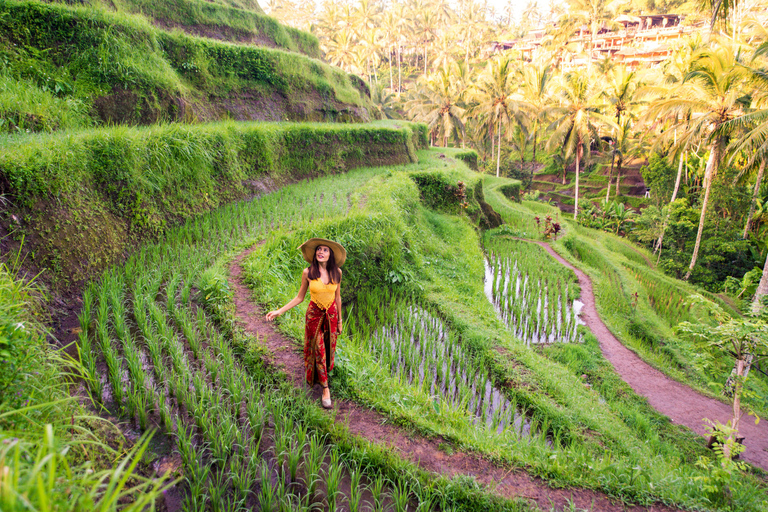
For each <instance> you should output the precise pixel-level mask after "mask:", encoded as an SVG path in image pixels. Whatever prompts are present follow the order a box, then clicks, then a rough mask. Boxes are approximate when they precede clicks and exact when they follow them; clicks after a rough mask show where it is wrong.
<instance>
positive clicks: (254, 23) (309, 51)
mask: <svg viewBox="0 0 768 512" xmlns="http://www.w3.org/2000/svg"><path fill="white" fill-rule="evenodd" d="M93 3H94V4H96V5H104V6H105V7H106V8H108V9H109V8H111V7H112V5H113V4H106V3H104V2H93ZM253 3H254V5H253V6H248V7H246V6H240V7H236V6H233V5H227V4H223V3H215V2H204V1H199V0H183V1H176V2H147V1H144V0H123V1H120V2H116V3H115V4H114V5H115V8H116V10H118V11H123V12H129V13H131V14H143V15H145V16H148V17H150V18H152V19H154V20H155V21H156V22H159V23H163V24H170V25H171V26H178V27H180V28H182V29H183V30H185V31H187V32H191V33H197V34H199V35H206V34H211V33H213V34H215V35H216V36H218V37H217V38H221V39H226V40H231V41H233V42H250V41H253V40H255V41H257V42H258V43H259V44H262V45H265V46H273V47H276V48H281V49H284V50H288V51H293V52H301V53H304V54H306V55H308V56H309V57H313V58H320V47H319V42H318V40H317V37H315V36H314V35H312V34H310V33H307V32H302V31H300V30H297V29H294V28H292V27H288V26H284V25H281V24H279V23H278V22H277V20H275V19H274V18H272V17H269V16H267V15H265V14H264V12H263V11H262V10H261V7H260V6H259V5H258V4H257V3H256V2H253Z"/></svg>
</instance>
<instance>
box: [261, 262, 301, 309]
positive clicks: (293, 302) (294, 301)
mask: <svg viewBox="0 0 768 512" xmlns="http://www.w3.org/2000/svg"><path fill="white" fill-rule="evenodd" d="M308 274H309V269H306V268H305V269H304V272H302V273H301V288H299V293H297V294H296V296H295V297H294V298H293V299H292V300H291V302H289V303H288V304H286V305H285V306H283V307H281V308H280V309H276V310H274V311H270V312H269V313H267V320H268V321H270V322H271V321H272V320H274V319H275V318H276V317H278V316H280V315H282V314H283V313H285V312H286V311H288V310H289V309H293V308H295V307H296V306H298V305H299V304H301V303H302V302H304V297H306V296H307V288H309V278H308V277H307V275H308Z"/></svg>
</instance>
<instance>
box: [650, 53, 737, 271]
mask: <svg viewBox="0 0 768 512" xmlns="http://www.w3.org/2000/svg"><path fill="white" fill-rule="evenodd" d="M738 59H739V54H738V53H737V52H736V51H735V49H734V48H733V46H731V45H727V44H726V45H721V46H718V47H716V48H715V49H711V50H710V49H706V50H702V51H700V52H698V53H697V54H696V56H695V58H694V61H693V69H692V71H690V72H689V73H687V74H686V76H685V78H684V80H683V82H682V84H681V85H680V86H679V87H677V88H676V89H675V91H674V93H673V94H672V95H671V97H670V98H668V99H666V100H662V101H658V102H655V103H654V104H652V105H651V107H650V108H649V109H648V110H647V112H646V116H645V117H646V119H649V120H655V119H656V118H657V117H658V116H665V117H667V118H669V119H670V120H671V121H672V122H673V123H674V127H675V128H676V129H677V130H679V133H680V137H679V139H678V142H677V145H678V146H690V145H694V146H695V144H696V143H697V142H699V141H701V142H702V143H704V144H705V145H706V146H707V147H708V149H709V159H708V161H707V167H706V171H705V175H704V197H703V198H702V201H701V216H700V218H699V228H698V233H697V235H696V243H695V245H694V247H693V255H692V256H691V263H690V266H689V268H688V272H686V274H685V277H684V279H685V280H688V279H689V278H690V277H691V272H692V271H693V268H694V267H695V266H696V260H697V258H698V254H699V247H700V246H701V235H702V233H703V232H704V221H705V219H706V213H707V206H708V204H709V195H710V191H711V187H712V182H713V180H714V178H715V177H716V176H717V171H718V168H719V166H720V162H721V160H722V158H723V155H724V153H725V150H726V147H727V145H728V142H729V139H730V135H731V133H732V131H733V125H732V124H730V125H729V124H726V123H728V122H729V121H731V120H733V119H735V118H738V117H741V116H743V115H744V114H745V112H746V110H745V109H747V108H748V107H749V101H750V99H749V98H748V97H746V96H745V93H746V92H747V90H746V85H747V80H748V78H749V74H748V72H747V68H745V67H743V66H741V65H740V63H739V61H738Z"/></svg>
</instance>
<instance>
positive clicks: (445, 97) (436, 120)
mask: <svg viewBox="0 0 768 512" xmlns="http://www.w3.org/2000/svg"><path fill="white" fill-rule="evenodd" d="M418 85H419V87H418V88H416V89H415V91H414V93H413V94H414V96H413V98H412V99H411V100H409V101H408V102H407V103H406V109H407V110H408V114H409V115H410V116H411V118H412V119H415V120H417V121H421V122H423V123H426V124H427V126H428V127H429V129H430V133H432V134H433V136H434V137H442V139H443V146H446V147H447V146H448V139H449V137H450V136H451V135H454V136H455V138H456V140H458V139H459V136H461V138H462V139H463V138H464V134H465V131H464V122H463V121H462V118H463V116H464V109H463V108H461V107H460V106H459V105H458V103H459V101H460V100H461V94H460V91H458V90H456V88H455V87H454V86H453V83H452V80H451V75H450V73H449V72H448V71H447V70H446V69H441V70H439V71H438V72H437V73H435V74H433V75H430V76H428V77H421V78H420V79H419V81H418Z"/></svg>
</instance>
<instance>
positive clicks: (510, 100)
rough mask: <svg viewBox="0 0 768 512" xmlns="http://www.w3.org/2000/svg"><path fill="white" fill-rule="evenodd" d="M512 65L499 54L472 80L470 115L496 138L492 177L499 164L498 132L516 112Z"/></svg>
mask: <svg viewBox="0 0 768 512" xmlns="http://www.w3.org/2000/svg"><path fill="white" fill-rule="evenodd" d="M514 74H515V68H514V65H513V63H512V61H511V60H510V59H509V58H508V57H505V56H499V57H496V58H494V59H493V60H491V62H489V63H488V65H487V66H486V68H485V70H483V72H482V73H481V74H480V77H479V78H478V80H477V82H476V83H475V86H474V90H473V91H472V93H471V97H472V115H473V116H477V117H479V118H482V119H484V120H485V122H486V126H488V128H489V130H492V131H491V136H492V137H493V135H494V134H496V135H497V137H498V144H497V146H498V149H497V156H496V176H498V175H499V167H500V164H501V135H502V132H503V131H504V128H505V127H509V126H510V124H511V122H512V119H513V118H514V116H515V115H516V114H518V113H519V110H520V106H521V102H520V101H519V98H517V97H515V96H513V94H514V91H515V83H514V82H515V81H514V79H513V76H514Z"/></svg>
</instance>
